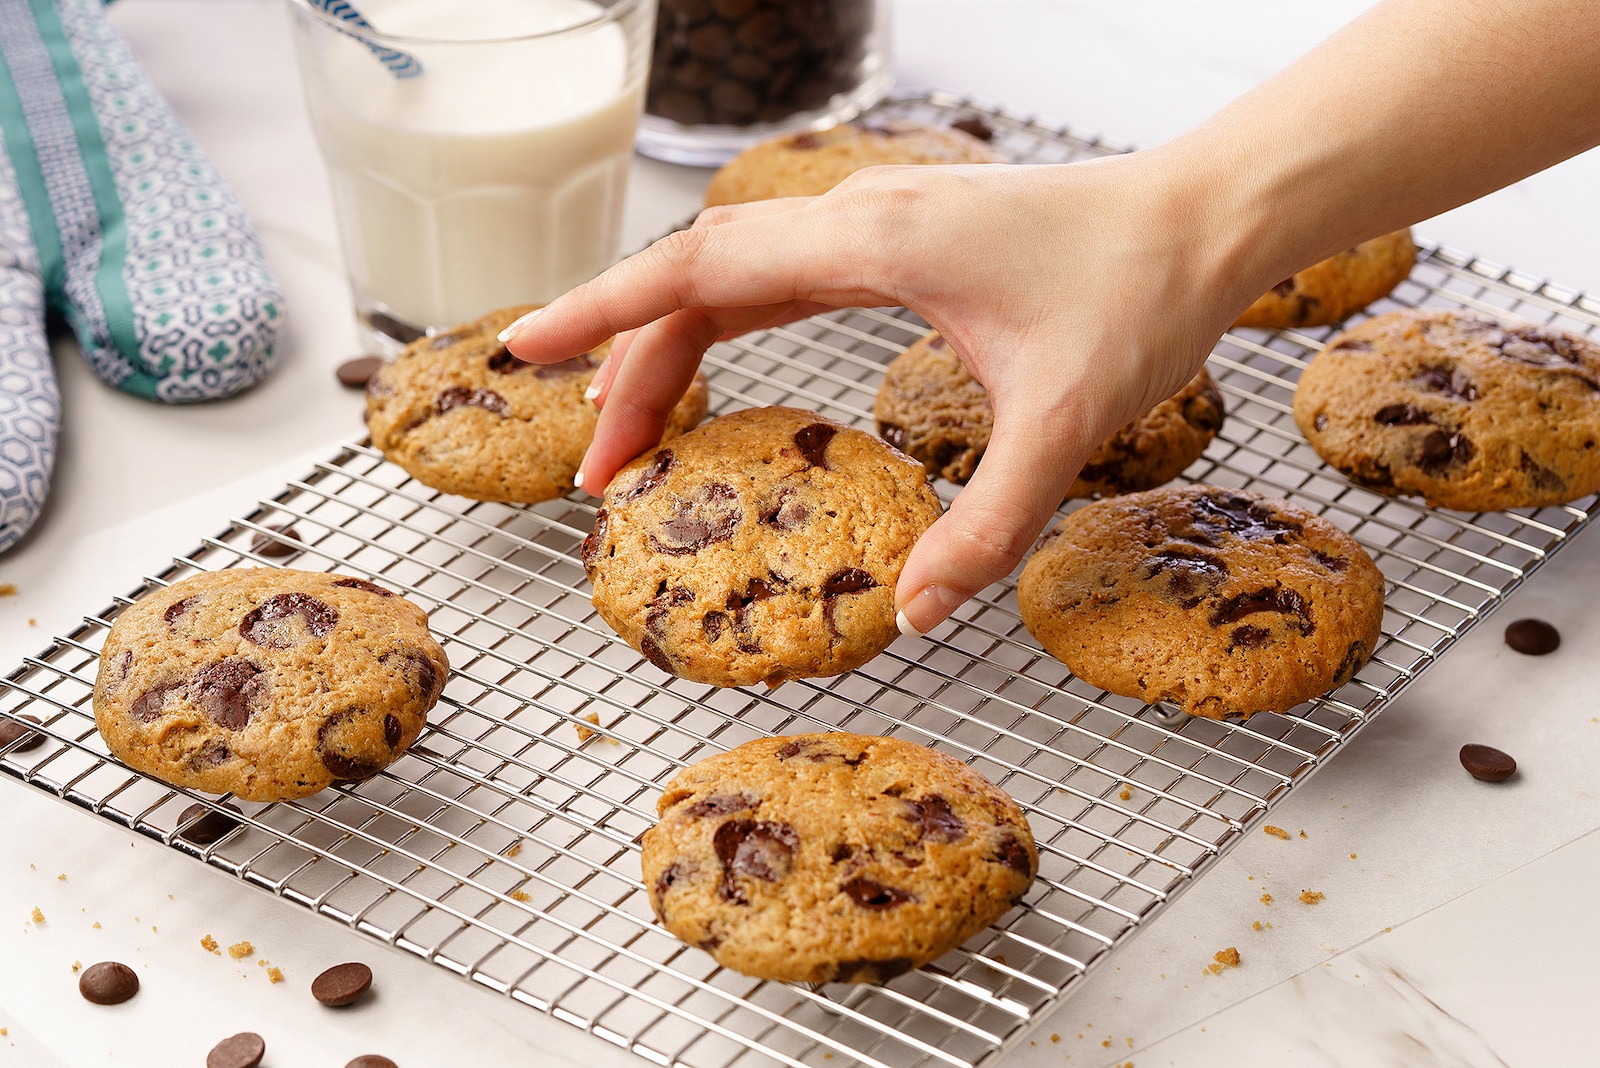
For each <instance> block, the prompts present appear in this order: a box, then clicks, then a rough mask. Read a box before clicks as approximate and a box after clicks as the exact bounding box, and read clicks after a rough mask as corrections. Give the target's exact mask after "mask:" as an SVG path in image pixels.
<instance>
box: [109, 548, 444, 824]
mask: <svg viewBox="0 0 1600 1068" xmlns="http://www.w3.org/2000/svg"><path fill="white" fill-rule="evenodd" d="M449 671H450V664H449V661H447V660H446V659H445V655H444V650H443V649H441V648H440V647H439V643H438V642H436V641H434V640H433V636H432V635H431V634H429V633H428V617H427V615H426V614H424V613H423V611H422V609H420V608H418V607H417V606H416V605H414V604H412V603H411V602H410V601H407V600H406V599H405V598H403V597H400V596H398V595H396V594H394V593H392V592H391V591H389V590H386V589H384V588H383V587H382V586H379V585H378V584H376V583H373V582H369V581H367V580H366V579H361V578H354V577H351V576H348V575H333V574H325V573H320V572H309V571H290V570H287V569H278V568H233V569H229V570H225V571H216V572H210V573H206V574H200V575H194V576H192V577H190V578H186V579H184V580H183V581H181V582H176V583H173V584H172V585H171V586H169V587H167V588H166V589H164V590H157V591H155V592H153V593H149V594H146V595H145V596H144V597H142V598H140V599H139V601H137V602H136V603H135V604H133V605H132V606H131V607H129V608H128V609H126V610H125V611H124V612H123V613H122V614H121V615H119V616H118V617H117V619H116V622H115V623H114V624H112V627H111V632H110V633H109V634H108V635H106V640H105V647H104V648H103V649H102V650H101V653H100V666H99V674H98V676H97V677H96V679H95V686H94V718H95V725H96V726H97V727H99V728H100V735H101V737H103V738H104V739H105V740H106V745H107V746H108V747H109V748H110V750H111V753H112V755H113V756H115V757H116V758H117V759H119V760H121V761H122V762H123V763H125V764H127V765H128V766H129V767H131V768H133V769H134V770H136V771H142V772H144V773H145V774H146V775H151V776H154V777H155V778H157V779H160V780H162V781H163V782H168V783H171V784H173V785H174V786H182V787H186V788H188V789H191V790H201V791H204V792H205V793H211V794H223V793H232V794H234V795H236V796H238V797H241V798H243V799H244V800H246V801H287V800H289V799H291V798H296V797H304V796H305V795H306V794H310V793H315V792H316V791H318V790H320V789H322V788H323V787H325V786H328V785H329V784H331V783H335V782H340V781H344V780H352V779H365V778H369V777H371V776H373V775H376V774H377V773H378V772H380V771H382V770H383V769H384V768H385V767H386V766H388V765H389V764H390V763H391V762H392V761H393V760H395V759H396V758H397V757H399V756H400V754H401V753H403V752H405V750H406V748H407V747H408V746H410V745H411V743H412V742H414V741H416V739H417V736H418V735H419V734H421V733H422V728H423V727H424V726H425V725H426V724H427V715H428V710H429V709H430V708H432V707H433V705H434V702H435V701H437V700H438V699H439V693H440V691H442V690H443V689H444V683H445V676H446V675H447V674H448V673H449Z"/></svg>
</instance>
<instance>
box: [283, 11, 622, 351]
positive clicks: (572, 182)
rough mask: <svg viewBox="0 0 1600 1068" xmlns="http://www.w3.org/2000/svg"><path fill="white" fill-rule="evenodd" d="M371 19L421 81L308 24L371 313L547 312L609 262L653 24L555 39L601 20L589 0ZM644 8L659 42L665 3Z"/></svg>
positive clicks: (322, 109) (436, 321) (311, 97)
mask: <svg viewBox="0 0 1600 1068" xmlns="http://www.w3.org/2000/svg"><path fill="white" fill-rule="evenodd" d="M360 6H361V11H362V14H363V15H364V16H365V17H366V18H367V20H368V21H369V22H371V23H372V25H373V26H374V27H375V28H377V29H378V30H380V31H382V32H383V34H384V35H385V36H386V37H391V38H400V39H399V40H392V41H391V40H385V42H384V43H386V44H392V46H393V47H397V48H401V49H403V50H404V51H406V52H409V53H410V54H412V55H413V56H415V57H416V58H417V59H418V60H419V61H420V62H421V64H422V68H423V73H422V74H421V75H419V76H417V77H413V78H396V77H394V76H393V75H392V74H391V73H390V72H389V71H388V70H387V69H385V67H384V66H383V64H382V63H381V62H380V61H379V60H378V59H377V58H376V57H375V56H373V54H372V53H371V52H370V51H369V50H368V49H367V48H366V46H365V45H363V44H362V43H361V42H360V41H357V40H354V39H352V38H350V37H347V36H342V35H339V34H336V33H333V32H331V31H329V30H327V29H326V28H325V27H322V26H313V25H310V24H309V20H307V19H306V18H305V17H304V16H302V18H301V20H300V27H299V30H300V35H301V40H300V45H301V48H302V52H301V64H302V69H303V72H304V74H305V85H306V96H307V103H308V108H309V110H310V114H311V120H312V125H313V127H314V129H315V131H316V135H317V140H318V143H319V145H320V146H321V149H322V153H323V157H324V159H325V160H326V162H327V165H328V169H329V174H330V178H331V182H332V187H333V196H334V206H335V209H336V212H337V215H338V219H339V227H340V236H341V240H342V244H343V247H344V253H345V257H346V260H347V261H348V269H349V272H350V277H351V281H352V283H353V284H354V287H355V289H356V291H357V302H358V306H360V307H361V310H362V311H369V310H371V309H372V306H373V304H374V303H376V304H378V305H382V306H383V307H384V308H385V309H387V311H388V312H389V314H390V315H392V316H395V317H397V318H399V319H401V320H404V321H406V322H408V323H410V324H413V325H416V326H423V327H426V326H433V327H440V326H450V325H453V324H456V323H460V322H464V321H466V320H469V319H475V318H477V317H478V316H480V315H482V314H484V313H485V312H487V311H490V310H492V309H495V308H498V307H503V306H505V305H507V304H516V303H523V302H541V303H542V302H544V301H548V300H550V299H552V298H553V297H555V296H557V295H558V294H560V293H562V292H564V291H565V290H567V289H570V288H571V287H573V286H574V285H577V284H578V283H580V282H583V281H585V280H586V279H588V278H591V277H593V276H594V275H596V274H598V273H599V272H600V271H601V270H603V269H604V268H605V267H606V266H608V265H609V264H610V263H611V262H612V260H613V259H614V258H615V257H616V255H617V251H618V244H619V241H620V227H621V220H622V202H623V197H624V194H625V192H626V188H627V179H628V168H629V162H630V159H631V155H632V147H633V136H634V129H635V126H636V124H637V121H638V117H639V110H640V101H641V98H642V91H643V80H644V73H645V71H644V67H645V64H644V63H643V62H640V61H638V60H637V59H635V60H634V61H633V62H630V45H632V44H634V42H632V41H630V39H629V37H630V36H631V35H632V32H633V31H634V30H636V29H637V27H628V26H626V25H624V24H623V23H619V22H617V21H603V22H601V23H599V24H598V25H596V26H594V27H590V28H587V29H582V28H577V29H571V30H569V32H566V33H554V31H558V30H561V29H563V28H568V27H578V26H579V25H580V24H582V23H584V22H587V21H589V20H591V19H594V18H596V17H597V16H600V15H601V14H602V9H601V8H600V7H598V6H597V5H595V4H593V3H590V2H588V0H520V2H515V3H512V2H507V0H362V3H361V5H360ZM638 6H639V7H642V8H643V9H645V11H644V14H643V15H642V16H640V17H641V18H643V19H644V20H645V23H644V26H643V29H642V34H643V35H645V36H648V34H649V32H650V27H649V23H648V18H649V11H650V9H651V8H653V4H652V3H649V2H645V3H643V4H640V5H638ZM552 33H553V36H547V37H527V36H525V35H536V34H552ZM513 37H516V38H520V39H517V40H507V38H513ZM407 38H416V40H408V39H407ZM441 39H444V40H441ZM446 42H448V43H446Z"/></svg>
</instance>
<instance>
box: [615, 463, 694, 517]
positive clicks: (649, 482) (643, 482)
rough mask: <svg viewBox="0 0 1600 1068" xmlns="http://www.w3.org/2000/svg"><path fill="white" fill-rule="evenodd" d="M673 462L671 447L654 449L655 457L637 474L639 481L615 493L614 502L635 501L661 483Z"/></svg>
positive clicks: (626, 502) (625, 502)
mask: <svg viewBox="0 0 1600 1068" xmlns="http://www.w3.org/2000/svg"><path fill="white" fill-rule="evenodd" d="M675 462H676V457H674V456H673V455H672V450H671V449H658V450H656V455H655V458H654V459H652V460H651V461H650V466H649V467H646V468H645V469H644V473H643V474H642V475H640V476H639V481H637V482H635V483H634V484H633V485H632V486H631V487H629V488H628V489H627V490H626V491H624V492H622V493H619V494H617V500H616V503H618V504H628V503H630V502H632V501H636V500H638V499H639V498H640V497H643V496H644V495H645V494H647V493H649V492H650V491H651V490H653V489H655V488H656V487H657V486H659V485H661V483H663V482H665V481H666V479H667V473H668V472H669V471H671V470H672V465H673V464H674V463H675ZM596 518H598V517H596Z"/></svg>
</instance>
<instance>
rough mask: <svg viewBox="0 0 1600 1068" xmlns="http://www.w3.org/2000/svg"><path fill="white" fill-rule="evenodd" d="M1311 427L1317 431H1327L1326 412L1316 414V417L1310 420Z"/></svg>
mask: <svg viewBox="0 0 1600 1068" xmlns="http://www.w3.org/2000/svg"><path fill="white" fill-rule="evenodd" d="M1311 425H1312V426H1314V427H1316V428H1317V429H1318V430H1326V429H1328V415H1327V413H1326V412H1318V413H1317V417H1316V418H1315V419H1313V420H1311Z"/></svg>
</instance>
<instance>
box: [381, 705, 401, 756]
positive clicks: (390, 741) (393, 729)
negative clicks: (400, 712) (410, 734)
mask: <svg viewBox="0 0 1600 1068" xmlns="http://www.w3.org/2000/svg"><path fill="white" fill-rule="evenodd" d="M403 734H404V731H403V730H402V728H401V726H400V717H399V716H397V715H395V714H394V713H393V712H385V713H384V715H383V744H384V745H387V746H388V747H389V748H390V749H393V748H394V747H395V746H397V745H399V744H400V739H401V737H402V736H403Z"/></svg>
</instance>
